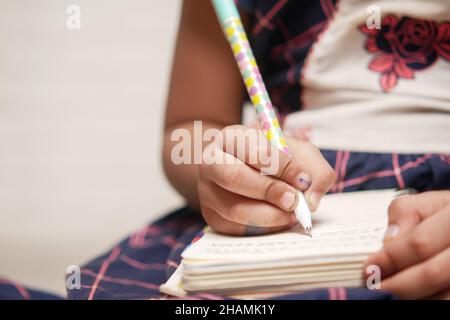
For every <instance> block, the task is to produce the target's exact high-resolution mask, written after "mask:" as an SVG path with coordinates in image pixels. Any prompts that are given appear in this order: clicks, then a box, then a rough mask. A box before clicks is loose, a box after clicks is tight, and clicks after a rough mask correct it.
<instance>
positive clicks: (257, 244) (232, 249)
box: [202, 224, 384, 255]
mask: <svg viewBox="0 0 450 320" xmlns="http://www.w3.org/2000/svg"><path fill="white" fill-rule="evenodd" d="M383 234H384V227H383V226H381V225H380V224H372V225H371V224H364V225H358V226H351V227H349V226H348V225H347V226H346V228H340V227H338V226H334V227H327V228H322V229H320V230H317V231H315V233H314V236H313V237H312V238H310V237H307V236H303V235H299V236H298V237H295V238H290V239H281V238H280V239H271V240H269V239H265V240H245V238H243V239H242V240H237V239H233V240H215V241H212V242H210V243H208V244H207V245H206V246H204V247H203V248H202V251H203V252H204V253H210V254H225V255H231V254H253V255H255V254H266V253H271V252H272V253H273V252H277V253H280V252H293V251H302V250H324V249H331V248H352V247H362V246H371V245H377V244H379V243H380V240H381V239H382V236H383Z"/></svg>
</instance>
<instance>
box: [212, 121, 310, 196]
mask: <svg viewBox="0 0 450 320" xmlns="http://www.w3.org/2000/svg"><path fill="white" fill-rule="evenodd" d="M216 141H217V143H218V144H219V145H218V146H219V147H221V149H222V150H223V151H224V152H226V153H229V154H232V155H233V156H235V157H236V158H238V159H240V160H241V161H243V162H245V163H246V164H247V165H249V166H251V167H253V168H255V169H256V170H258V171H260V172H263V173H264V174H266V175H271V176H274V177H276V178H279V179H281V180H284V181H285V182H286V183H288V184H290V185H291V186H293V187H294V188H296V189H297V190H300V191H305V190H307V189H308V188H309V186H310V184H311V175H309V174H307V173H306V172H304V171H303V170H302V169H303V168H302V167H301V166H300V165H299V163H298V161H297V160H298V159H296V160H293V159H292V158H291V157H290V156H289V155H287V154H285V153H284V152H282V151H281V150H278V149H277V148H276V147H274V146H273V145H272V144H271V143H269V142H268V141H267V138H266V137H265V136H264V134H263V131H262V130H257V129H253V128H247V127H244V126H230V127H226V128H225V129H223V130H222V135H221V140H220V139H218V140H216ZM305 153H307V151H306V150H305ZM306 156H307V155H306V154H305V157H306Z"/></svg>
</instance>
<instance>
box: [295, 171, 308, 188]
mask: <svg viewBox="0 0 450 320" xmlns="http://www.w3.org/2000/svg"><path fill="white" fill-rule="evenodd" d="M297 181H298V186H299V188H300V190H301V191H305V190H306V189H308V188H309V186H310V185H311V177H310V176H309V174H307V173H304V172H302V173H300V175H299V176H298V178H297Z"/></svg>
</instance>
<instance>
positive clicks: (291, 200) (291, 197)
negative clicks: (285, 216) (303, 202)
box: [280, 191, 297, 211]
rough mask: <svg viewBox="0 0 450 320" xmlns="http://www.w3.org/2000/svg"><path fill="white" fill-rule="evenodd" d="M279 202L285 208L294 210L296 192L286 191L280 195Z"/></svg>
mask: <svg viewBox="0 0 450 320" xmlns="http://www.w3.org/2000/svg"><path fill="white" fill-rule="evenodd" d="M280 202H281V205H282V206H283V208H285V209H286V210H288V211H292V210H294V206H295V203H296V202H297V193H294V192H292V191H286V192H285V193H283V195H282V196H281V199H280Z"/></svg>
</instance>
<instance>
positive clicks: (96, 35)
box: [0, 0, 182, 293]
mask: <svg viewBox="0 0 450 320" xmlns="http://www.w3.org/2000/svg"><path fill="white" fill-rule="evenodd" d="M70 4H75V5H79V6H80V7H81V9H82V16H81V18H82V20H81V22H82V28H81V30H79V31H69V30H68V29H67V28H66V19H67V14H66V9H67V6H68V5H70ZM180 4H181V1H179V0H164V1H159V0H71V1H65V0H0V275H2V276H6V277H8V278H11V279H13V280H15V281H18V282H21V283H23V284H25V285H29V286H34V287H38V288H41V289H47V290H51V291H53V292H59V293H64V291H65V288H64V280H63V278H64V272H65V270H66V267H67V266H68V265H70V264H80V263H83V262H85V261H86V260H88V259H90V258H92V257H94V256H95V255H96V254H99V253H101V252H102V251H103V250H106V249H108V248H109V247H110V246H112V245H113V244H114V242H115V241H118V240H120V239H121V238H122V237H124V236H126V235H127V234H128V233H129V232H130V231H132V230H133V229H136V228H137V227H139V226H141V225H143V224H144V223H146V222H148V221H150V220H152V219H155V218H156V217H158V216H160V215H162V214H163V213H165V212H167V211H168V210H170V209H173V208H176V207H177V206H179V205H181V204H182V201H181V199H180V198H179V197H178V196H177V195H176V194H175V192H174V191H173V190H172V189H171V188H170V187H169V185H168V183H167V182H166V181H165V179H164V176H163V173H162V171H161V165H160V152H159V150H160V147H161V130H162V117H163V108H164V102H165V97H166V91H167V83H168V78H169V71H170V62H171V57H172V50H173V45H174V40H175V35H176V29H177V24H178V16H179V9H180Z"/></svg>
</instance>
